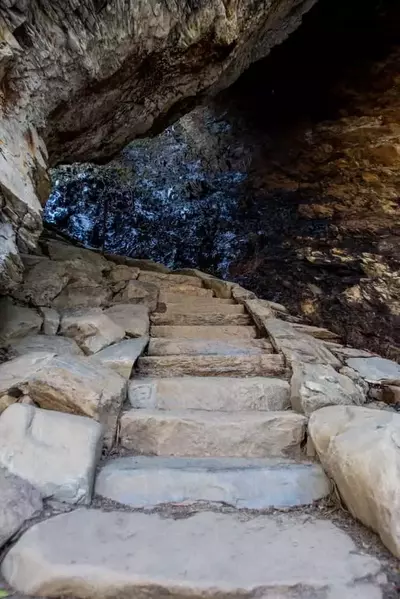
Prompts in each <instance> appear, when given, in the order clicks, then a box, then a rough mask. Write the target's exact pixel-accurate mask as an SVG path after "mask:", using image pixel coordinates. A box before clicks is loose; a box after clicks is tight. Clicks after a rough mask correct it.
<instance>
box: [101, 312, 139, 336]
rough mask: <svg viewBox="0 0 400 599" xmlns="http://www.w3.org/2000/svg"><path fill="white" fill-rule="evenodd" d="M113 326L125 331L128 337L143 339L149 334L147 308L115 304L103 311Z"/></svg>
mask: <svg viewBox="0 0 400 599" xmlns="http://www.w3.org/2000/svg"><path fill="white" fill-rule="evenodd" d="M104 314H106V315H107V316H108V317H109V318H111V320H112V321H113V322H115V324H117V325H118V326H120V327H122V328H123V329H124V330H125V333H126V335H128V336H129V337H144V336H146V335H148V334H149V328H150V322H149V309H148V307H147V306H141V305H137V306H135V305H134V304H117V305H115V306H111V308H108V309H107V310H104Z"/></svg>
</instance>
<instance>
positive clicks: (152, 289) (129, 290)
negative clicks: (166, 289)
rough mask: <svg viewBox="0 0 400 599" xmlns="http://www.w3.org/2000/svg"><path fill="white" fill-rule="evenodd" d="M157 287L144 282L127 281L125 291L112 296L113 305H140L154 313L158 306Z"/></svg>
mask: <svg viewBox="0 0 400 599" xmlns="http://www.w3.org/2000/svg"><path fill="white" fill-rule="evenodd" d="M158 295H159V290H158V287H157V285H154V284H153V283H146V282H145V281H128V284H127V285H126V287H125V289H124V290H123V291H121V292H120V293H118V294H117V295H115V296H114V299H113V302H114V303H122V304H141V305H143V306H146V307H147V308H148V309H149V310H150V312H154V310H155V309H156V308H157V304H158Z"/></svg>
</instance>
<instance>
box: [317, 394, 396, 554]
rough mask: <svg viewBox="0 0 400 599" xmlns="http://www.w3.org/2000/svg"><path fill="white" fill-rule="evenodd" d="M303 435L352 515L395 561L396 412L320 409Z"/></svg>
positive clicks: (354, 408)
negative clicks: (312, 444) (307, 435)
mask: <svg viewBox="0 0 400 599" xmlns="http://www.w3.org/2000/svg"><path fill="white" fill-rule="evenodd" d="M309 434H310V435H311V438H312V441H313V443H314V446H315V448H316V451H317V453H318V456H319V458H320V459H321V462H322V465H323V466H324V468H325V470H326V471H327V473H328V474H329V476H331V477H332V478H333V480H334V481H335V483H336V485H337V488H338V490H339V492H340V495H341V496H342V498H343V500H344V502H345V504H346V505H347V507H348V509H349V510H350V512H351V513H352V515H353V516H354V517H355V518H358V519H359V520H361V522H363V523H364V524H365V525H366V526H369V527H370V528H372V529H373V530H374V531H375V532H377V533H378V534H379V535H380V537H381V539H382V541H383V543H384V544H385V545H386V547H388V549H390V551H391V552H392V553H394V555H396V556H397V557H400V491H399V472H400V414H396V413H393V412H391V411H387V410H371V409H368V408H361V407H349V406H334V407H328V408H323V409H322V410H318V411H317V412H314V414H312V416H311V418H310V422H309Z"/></svg>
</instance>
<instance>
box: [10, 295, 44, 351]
mask: <svg viewBox="0 0 400 599" xmlns="http://www.w3.org/2000/svg"><path fill="white" fill-rule="evenodd" d="M0 314H1V322H0V345H7V344H8V343H10V342H11V341H14V340H16V339H20V338H21V337H24V336H25V335H29V334H32V333H38V332H39V331H40V328H41V326H42V318H41V317H40V316H39V314H38V313H37V312H36V310H33V309H31V308H27V307H26V306H18V305H17V304H14V303H13V302H12V301H11V299H10V298H7V297H5V298H1V299H0Z"/></svg>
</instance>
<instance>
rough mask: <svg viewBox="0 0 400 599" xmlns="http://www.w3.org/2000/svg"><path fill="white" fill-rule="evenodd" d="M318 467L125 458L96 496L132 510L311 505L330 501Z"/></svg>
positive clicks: (107, 472)
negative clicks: (208, 505)
mask: <svg viewBox="0 0 400 599" xmlns="http://www.w3.org/2000/svg"><path fill="white" fill-rule="evenodd" d="M330 491H331V487H330V483H329V480H328V478H327V477H326V475H325V473H324V471H323V469H322V468H321V466H320V465H319V464H312V463H306V462H303V463H296V462H294V461H290V460H285V461H283V460H279V459H269V460H268V459H264V460H263V459H258V460H257V459H253V460H248V459H240V458H204V459H201V458H149V457H127V458H119V459H116V460H112V461H110V462H108V463H107V464H106V465H105V466H104V467H103V468H102V469H101V470H100V472H99V474H98V476H97V480H96V489H95V492H96V493H97V494H98V495H102V496H103V497H107V498H108V499H112V500H113V501H117V502H119V503H122V504H125V505H129V506H131V507H136V508H139V507H151V506H156V505H159V504H163V503H179V504H190V503H196V502H198V501H207V502H218V503H223V504H226V505H230V506H232V507H235V508H238V509H241V508H247V509H255V510H263V509H268V508H271V507H275V508H283V507H295V506H299V505H307V504H311V503H313V502H314V501H316V500H318V499H321V498H322V497H325V496H326V495H329V493H330Z"/></svg>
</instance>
